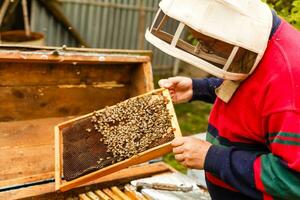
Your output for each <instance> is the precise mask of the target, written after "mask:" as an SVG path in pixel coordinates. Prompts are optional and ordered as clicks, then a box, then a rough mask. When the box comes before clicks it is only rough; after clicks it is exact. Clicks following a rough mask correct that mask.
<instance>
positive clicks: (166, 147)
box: [54, 89, 181, 191]
mask: <svg viewBox="0 0 300 200" xmlns="http://www.w3.org/2000/svg"><path fill="white" fill-rule="evenodd" d="M159 92H161V93H162V95H163V96H165V97H166V98H167V99H168V100H169V101H168V104H167V109H168V110H169V112H170V114H171V115H172V119H171V123H172V127H174V128H175V131H174V135H175V137H179V136H181V131H180V128H179V124H178V122H177V118H176V114H175V111H174V107H173V104H172V99H171V96H170V94H169V91H168V90H166V89H159V90H154V91H152V92H148V93H146V94H143V95H140V96H137V97H134V98H138V97H141V96H145V95H149V94H155V93H159ZM112 107H114V106H112ZM90 116H92V113H90V114H87V115H84V116H81V117H78V118H75V119H72V120H69V121H67V122H64V123H61V124H59V125H57V126H56V127H55V139H54V140H55V189H56V190H60V191H67V190H69V189H72V188H74V187H77V186H79V185H82V184H85V183H88V182H90V181H93V180H95V179H97V178H100V177H103V176H106V175H108V174H111V173H113V172H116V171H118V170H121V169H124V168H126V167H129V166H131V165H135V164H140V163H143V162H146V161H148V160H151V159H154V158H157V157H159V156H161V155H164V154H166V153H169V152H171V151H172V146H171V142H168V143H165V144H163V145H160V146H157V147H154V148H152V149H149V150H147V151H144V152H142V153H139V154H137V155H135V156H133V157H131V158H129V159H126V160H124V161H121V162H118V163H116V164H113V165H110V166H108V167H105V168H103V169H100V170H98V171H95V172H92V173H90V174H87V175H84V176H82V177H79V178H77V179H74V180H72V181H64V180H62V178H61V177H62V169H63V162H62V152H63V148H62V129H63V128H65V127H68V126H71V125H72V124H73V123H74V122H76V121H77V120H81V119H85V118H87V117H90Z"/></svg>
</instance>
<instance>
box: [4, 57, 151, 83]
mask: <svg viewBox="0 0 300 200" xmlns="http://www.w3.org/2000/svg"><path fill="white" fill-rule="evenodd" d="M139 65H140V64H131V65H129V64H128V63H127V64H126V63H125V64H97V65H95V64H90V65H88V64H77V63H76V62H74V64H63V63H62V64H57V63H30V62H28V63H16V62H10V63H7V62H0V86H45V85H47V86H51V85H80V84H86V85H93V84H95V83H96V84H97V83H111V82H115V83H120V84H129V82H130V77H131V76H130V74H131V72H132V71H134V69H135V68H138V67H139ZM149 75H151V74H149Z"/></svg>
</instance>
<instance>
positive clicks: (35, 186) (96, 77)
mask: <svg viewBox="0 0 300 200" xmlns="http://www.w3.org/2000/svg"><path fill="white" fill-rule="evenodd" d="M0 90H1V91H0V102H1V104H0V148H1V151H0V163H1V168H0V169H1V170H0V199H16V198H22V197H30V196H35V195H39V194H44V193H49V192H53V191H55V185H54V130H53V129H54V126H55V125H57V124H59V123H61V122H64V121H67V120H70V119H72V118H74V117H76V116H80V115H83V114H86V113H90V112H93V111H94V110H99V109H102V108H104V107H105V106H110V105H114V104H116V103H118V102H120V101H123V100H125V99H128V98H130V97H134V96H137V95H141V94H144V93H146V92H149V91H151V90H153V81H152V71H151V63H150V52H145V51H126V50H124V51H119V50H96V49H71V48H67V49H65V48H55V47H53V48H52V47H49V48H34V47H16V46H15V47H11V46H1V47H0Z"/></svg>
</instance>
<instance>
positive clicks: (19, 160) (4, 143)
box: [0, 117, 70, 187]
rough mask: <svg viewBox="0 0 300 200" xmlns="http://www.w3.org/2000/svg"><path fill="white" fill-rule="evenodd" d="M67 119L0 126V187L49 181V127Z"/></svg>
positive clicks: (50, 130)
mask: <svg viewBox="0 0 300 200" xmlns="http://www.w3.org/2000/svg"><path fill="white" fill-rule="evenodd" d="M67 119H70V117H63V118H49V119H39V120H28V121H17V122H2V123H0V150H1V151H0V162H1V163H6V164H5V165H3V166H2V168H1V171H0V187H4V186H11V185H17V184H24V183H28V182H34V181H40V180H46V179H49V178H53V173H54V167H53V165H54V159H53V158H54V157H53V155H54V144H53V138H54V137H53V127H54V126H55V125H56V124H58V123H61V122H62V121H65V120H67ZM12 166H13V167H12Z"/></svg>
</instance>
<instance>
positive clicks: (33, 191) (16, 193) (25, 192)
mask: <svg viewBox="0 0 300 200" xmlns="http://www.w3.org/2000/svg"><path fill="white" fill-rule="evenodd" d="M164 172H170V169H169V166H168V165H167V164H165V163H163V162H159V163H152V164H145V165H137V166H133V167H130V168H126V169H123V170H120V171H118V172H116V173H113V174H110V175H108V176H105V177H102V178H100V179H98V180H94V181H93V182H90V183H88V184H86V185H92V184H95V185H94V186H93V187H95V188H99V187H101V186H102V187H103V186H104V185H112V184H118V183H120V182H126V183H128V182H129V181H131V180H135V179H138V178H144V177H149V176H152V175H155V174H159V173H164ZM41 178H43V177H42V176H41V177H40V179H41ZM89 187H90V188H91V187H92V186H89ZM54 191H55V184H54V183H48V184H42V185H36V186H31V187H25V188H21V189H17V190H10V191H6V192H0V199H20V198H26V197H36V196H37V197H36V198H35V199H64V198H65V197H68V195H69V194H70V193H71V194H73V193H74V192H77V191H78V192H80V193H83V192H85V191H86V187H82V188H78V189H76V190H75V191H74V190H71V191H70V192H69V193H68V192H67V193H57V192H55V193H54ZM97 191H98V190H96V191H95V193H96V194H97V195H98V196H100V195H99V192H97ZM99 191H101V190H99ZM102 193H103V192H102ZM45 194H47V195H45ZM38 195H43V196H38ZM106 196H107V195H106ZM100 197H101V196H100ZM101 198H103V197H101ZM103 199H105V198H103ZM105 200H109V197H108V199H105Z"/></svg>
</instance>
